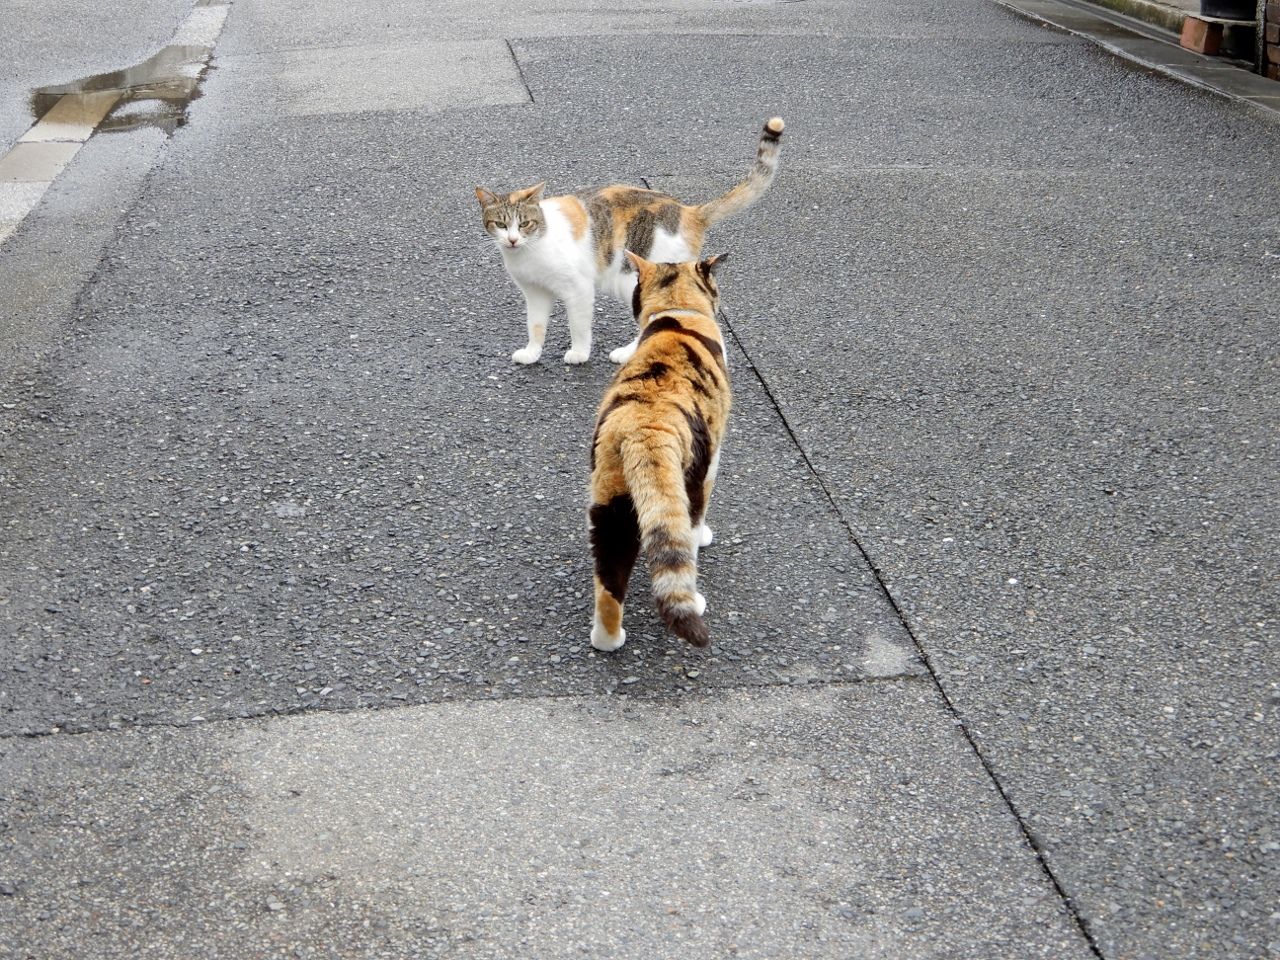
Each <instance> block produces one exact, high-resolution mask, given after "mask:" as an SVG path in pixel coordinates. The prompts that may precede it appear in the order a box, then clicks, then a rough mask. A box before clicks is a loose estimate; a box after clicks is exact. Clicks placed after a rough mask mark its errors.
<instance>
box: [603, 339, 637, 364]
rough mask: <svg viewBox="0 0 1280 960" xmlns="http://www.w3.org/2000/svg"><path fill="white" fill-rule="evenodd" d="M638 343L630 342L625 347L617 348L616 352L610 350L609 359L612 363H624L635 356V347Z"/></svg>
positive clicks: (635, 341)
mask: <svg viewBox="0 0 1280 960" xmlns="http://www.w3.org/2000/svg"><path fill="white" fill-rule="evenodd" d="M639 343H640V341H639V340H632V341H631V342H630V343H628V344H627V345H626V346H625V347H618V349H616V350H610V351H609V359H610V360H612V361H613V362H614V363H626V362H627V361H628V360H630V359H631V358H632V357H634V356H635V355H636V347H637V346H638V345H639Z"/></svg>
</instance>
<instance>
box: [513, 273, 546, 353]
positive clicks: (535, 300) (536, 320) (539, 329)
mask: <svg viewBox="0 0 1280 960" xmlns="http://www.w3.org/2000/svg"><path fill="white" fill-rule="evenodd" d="M520 292H521V293H523V294H524V305H525V313H526V318H527V319H526V325H527V326H528V329H529V343H528V344H527V345H526V346H524V347H522V348H520V349H519V350H517V351H516V352H515V353H513V354H512V355H511V359H512V360H514V361H515V362H516V363H537V362H538V358H539V357H541V356H542V343H543V341H544V340H545V339H546V336H547V321H549V320H550V319H551V303H552V300H551V294H549V293H547V292H546V291H545V290H539V289H538V288H537V287H529V288H528V289H526V288H524V287H521V288H520Z"/></svg>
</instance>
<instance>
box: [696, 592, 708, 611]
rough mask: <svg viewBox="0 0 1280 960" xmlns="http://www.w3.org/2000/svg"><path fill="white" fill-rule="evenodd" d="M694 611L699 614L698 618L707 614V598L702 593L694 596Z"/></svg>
mask: <svg viewBox="0 0 1280 960" xmlns="http://www.w3.org/2000/svg"><path fill="white" fill-rule="evenodd" d="M693 609H694V611H695V612H696V613H697V614H698V616H702V615H703V614H704V613H706V612H707V598H706V597H704V596H703V595H702V594H700V593H695V594H694V595H693Z"/></svg>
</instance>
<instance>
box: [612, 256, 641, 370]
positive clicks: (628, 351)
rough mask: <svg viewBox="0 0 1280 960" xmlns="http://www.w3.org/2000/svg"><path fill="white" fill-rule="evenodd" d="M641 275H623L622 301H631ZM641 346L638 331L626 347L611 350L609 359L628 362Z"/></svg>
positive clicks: (615, 361)
mask: <svg viewBox="0 0 1280 960" xmlns="http://www.w3.org/2000/svg"><path fill="white" fill-rule="evenodd" d="M639 279H640V278H639V277H638V276H636V274H634V273H624V274H623V275H622V285H623V286H622V290H621V291H620V292H621V294H622V302H623V303H630V302H631V298H632V295H633V294H634V293H635V289H636V283H637V282H638V281H639ZM639 346H640V334H639V333H637V334H636V336H635V339H634V340H632V341H631V342H630V343H628V344H627V345H626V346H625V347H618V348H617V349H616V350H610V351H609V359H610V360H612V361H613V362H614V363H626V362H627V361H628V360H630V359H631V358H632V357H634V356H635V355H636V350H637V349H638V348H639Z"/></svg>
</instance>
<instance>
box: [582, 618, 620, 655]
mask: <svg viewBox="0 0 1280 960" xmlns="http://www.w3.org/2000/svg"><path fill="white" fill-rule="evenodd" d="M626 642H627V631H626V630H624V629H622V627H619V628H618V632H617V633H615V634H610V633H609V632H608V631H606V630H605V628H604V627H602V626H601V625H600V624H598V623H597V624H595V625H594V626H593V627H592V628H591V645H592V646H593V647H595V648H596V649H597V650H603V651H604V652H605V653H610V652H612V651H614V650H617V649H618V648H619V647H620V646H622V645H623V644H624V643H626Z"/></svg>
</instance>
